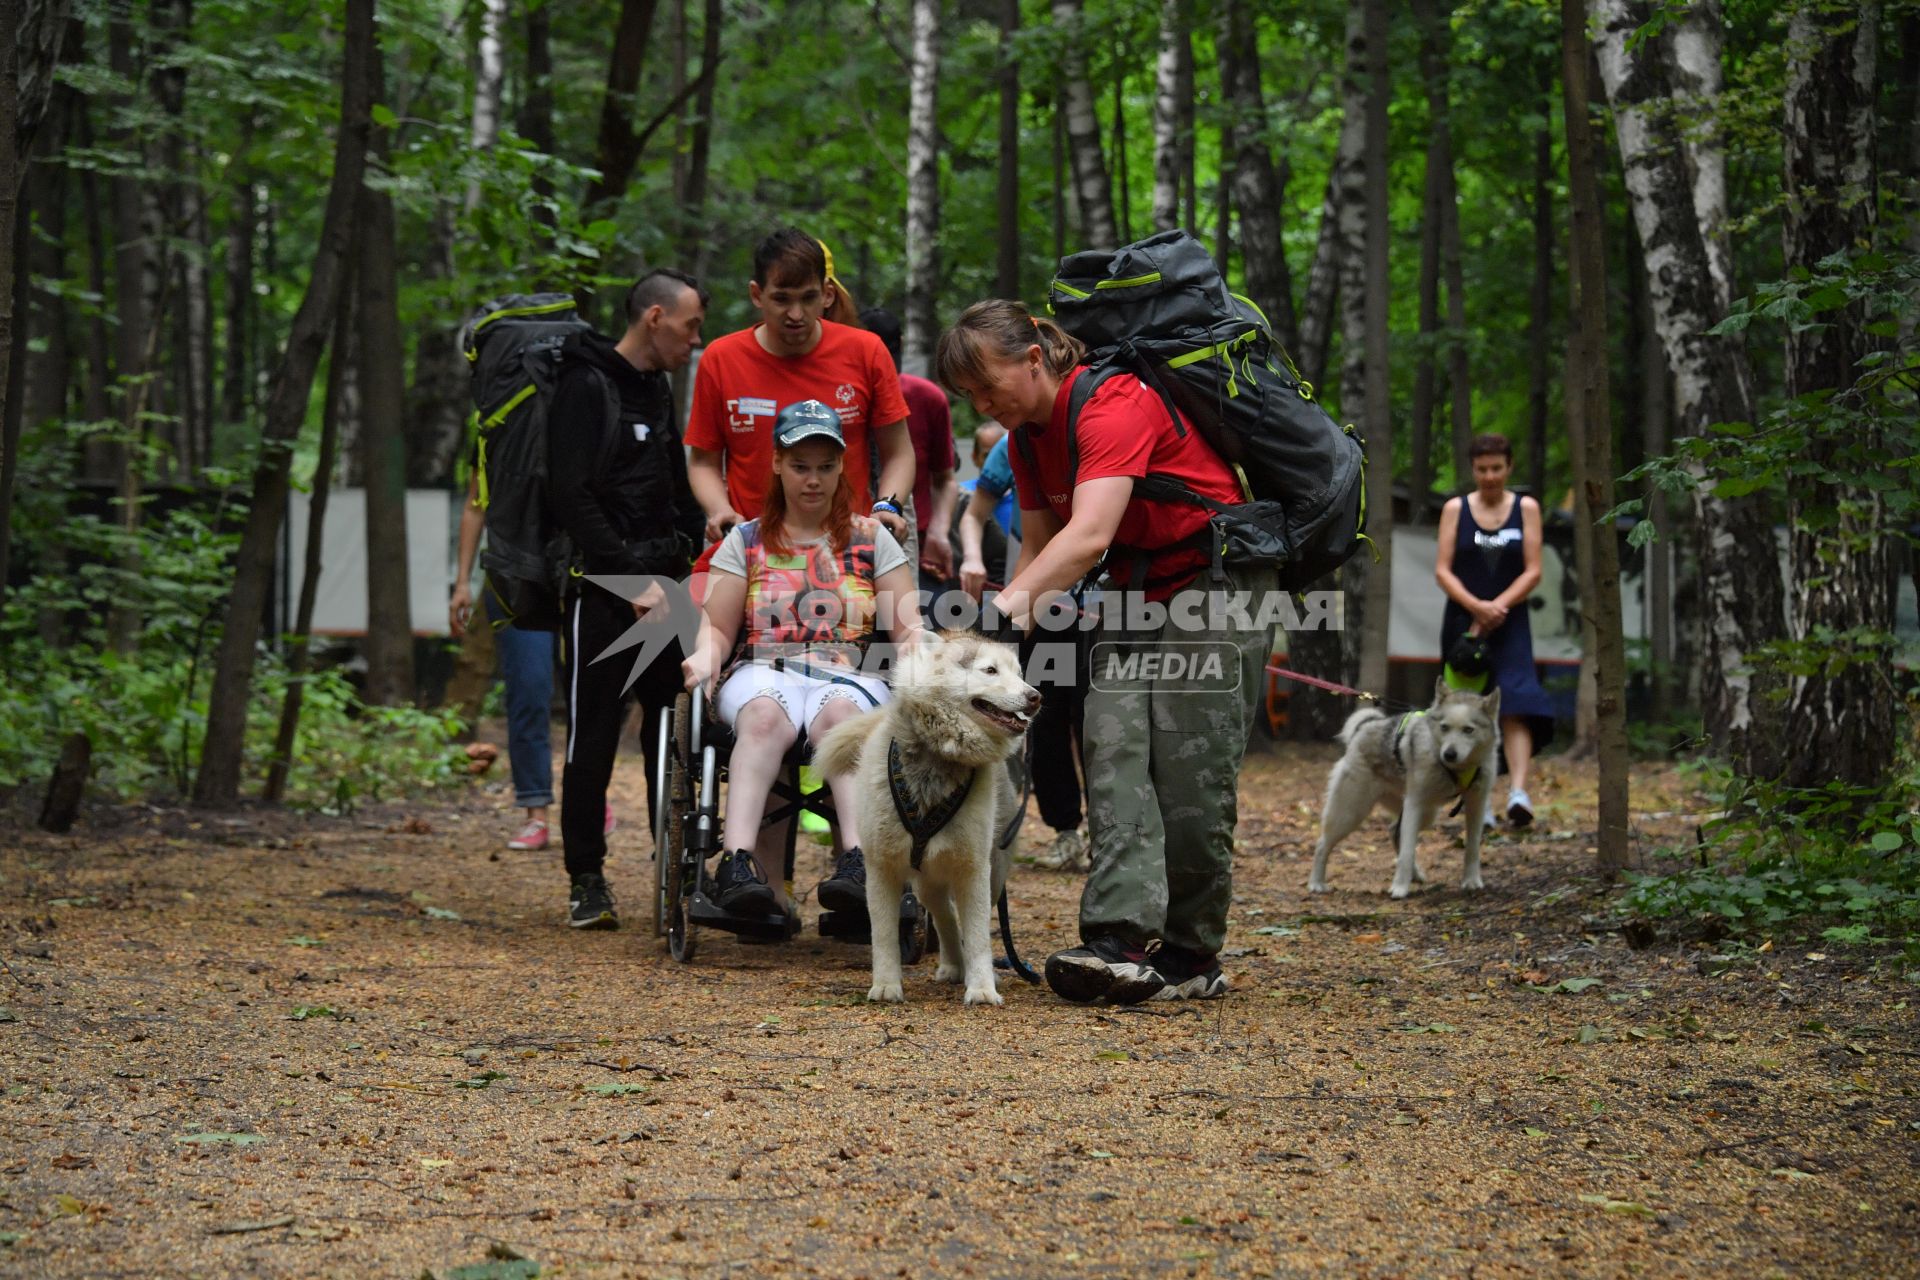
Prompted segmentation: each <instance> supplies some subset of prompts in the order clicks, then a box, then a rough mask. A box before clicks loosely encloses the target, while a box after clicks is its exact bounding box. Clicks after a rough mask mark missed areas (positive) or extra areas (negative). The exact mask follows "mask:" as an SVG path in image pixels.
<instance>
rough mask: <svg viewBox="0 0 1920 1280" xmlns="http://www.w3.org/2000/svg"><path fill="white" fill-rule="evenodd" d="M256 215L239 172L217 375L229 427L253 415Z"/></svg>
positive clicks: (248, 182) (249, 181) (247, 182)
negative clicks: (223, 350)
mask: <svg viewBox="0 0 1920 1280" xmlns="http://www.w3.org/2000/svg"><path fill="white" fill-rule="evenodd" d="M247 133H248V134H249V135H250V134H251V129H249V130H248V131H247ZM258 218H259V213H258V209H257V207H256V205H255V203H254V188H253V178H252V177H251V175H247V176H243V177H242V178H241V180H240V181H239V182H238V183H236V184H235V189H234V193H233V214H232V218H231V220H230V221H229V222H228V224H227V271H226V283H227V294H226V308H225V309H226V330H227V333H226V337H227V353H226V363H225V365H224V366H223V367H222V369H221V378H220V420H221V421H222V422H223V423H225V424H226V425H227V426H228V427H229V428H234V427H239V426H242V425H244V424H247V423H250V422H251V421H252V419H253V351H252V348H253V325H252V318H253V316H252V303H253V250H254V232H255V231H256V229H257V227H256V223H257V221H258Z"/></svg>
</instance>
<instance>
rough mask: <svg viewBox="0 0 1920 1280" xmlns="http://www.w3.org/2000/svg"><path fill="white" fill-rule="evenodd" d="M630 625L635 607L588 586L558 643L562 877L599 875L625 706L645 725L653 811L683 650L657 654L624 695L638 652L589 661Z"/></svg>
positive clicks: (571, 608) (570, 608) (571, 607)
mask: <svg viewBox="0 0 1920 1280" xmlns="http://www.w3.org/2000/svg"><path fill="white" fill-rule="evenodd" d="M633 622H634V617H633V606H632V605H630V604H628V603H627V602H626V601H625V600H622V599H620V597H618V596H616V595H614V594H613V593H612V592H610V591H604V590H602V589H600V588H599V587H595V586H588V587H587V588H586V589H585V590H584V591H583V592H581V593H580V594H577V595H574V596H571V597H569V598H568V600H567V608H566V618H565V627H566V630H565V634H564V635H563V636H562V637H561V644H560V657H561V666H560V671H561V678H562V680H563V682H564V684H565V687H566V691H567V761H566V767H565V769H564V770H562V772H561V775H560V838H561V840H562V841H563V842H564V843H565V845H566V856H567V874H568V875H570V876H575V875H580V874H582V873H584V872H589V871H591V872H598V871H599V870H600V869H601V867H602V866H603V865H605V863H606V859H607V836H606V812H607V783H608V782H610V781H611V780H612V779H613V758H614V755H615V753H616V752H618V751H619V749H620V728H621V726H622V725H623V724H624V723H625V722H626V718H627V704H628V702H629V700H637V701H638V702H639V703H640V706H641V707H642V709H643V710H644V711H645V714H646V719H645V722H644V724H642V726H641V730H640V745H641V749H642V751H643V752H644V753H645V755H646V760H647V820H648V824H649V826H651V824H652V820H653V811H654V806H655V805H657V804H659V803H660V797H658V796H656V795H654V793H653V791H654V778H653V771H654V764H655V760H654V756H655V755H656V754H657V753H658V750H659V734H660V716H661V715H662V714H663V713H666V714H671V713H672V710H673V702H674V699H675V698H676V697H678V696H679V694H680V689H681V677H680V660H681V657H682V654H681V652H680V645H679V644H678V643H677V642H676V643H674V644H671V645H669V646H668V647H667V649H666V650H665V651H664V652H662V653H660V654H659V655H657V656H656V657H655V658H654V660H653V661H652V662H651V663H649V664H648V665H647V668H646V670H644V671H642V672H641V673H640V678H639V679H638V680H635V681H634V683H633V687H632V688H630V689H625V690H624V692H623V686H625V685H626V683H627V679H628V677H629V676H631V675H632V674H633V658H634V655H635V654H636V653H638V652H639V650H638V649H629V650H625V651H623V652H621V653H617V654H614V655H613V656H612V657H610V658H608V659H607V660H606V661H605V662H595V661H594V659H595V658H597V657H599V656H600V655H601V654H602V653H604V652H605V651H606V648H607V646H608V645H610V644H612V643H613V642H614V641H615V640H617V639H619V638H620V636H621V635H622V634H624V633H625V632H626V630H627V628H628V627H631V626H632V625H633Z"/></svg>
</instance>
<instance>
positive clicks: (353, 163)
mask: <svg viewBox="0 0 1920 1280" xmlns="http://www.w3.org/2000/svg"><path fill="white" fill-rule="evenodd" d="M373 40H374V36H373V0H346V50H345V57H344V61H343V64H342V69H341V92H340V130H339V133H338V135H337V136H336V138H335V140H334V158H333V178H332V181H331V182H330V183H329V185H328V188H327V203H326V207H325V212H324V213H323V214H322V215H321V221H320V237H319V243H318V245H317V247H316V248H315V250H314V258H313V274H312V276H311V277H310V278H309V280H308V282H307V292H306V296H305V297H303V298H302V299H301V300H300V309H299V310H298V311H297V312H296V313H295V314H294V317H293V326H292V329H291V330H290V331H289V333H288V336H287V348H286V352H285V354H284V355H283V356H282V357H281V360H280V365H279V367H278V368H277V369H276V370H275V371H274V376H273V387H272V390H271V392H270V393H269V395H268V398H267V410H266V421H265V423H264V427H263V431H262V440H261V448H260V458H259V462H258V464H257V465H256V466H255V468H254V474H253V490H252V501H251V503H250V504H249V505H248V509H247V525H246V531H245V532H244V533H243V534H242V535H241V539H240V549H239V553H238V555H237V557H236V560H235V567H234V577H233V591H232V594H231V595H230V596H229V597H228V603H227V616H226V625H225V627H224V628H223V630H222V632H221V635H220V649H219V653H218V656H217V657H216V659H215V665H214V674H213V689H212V692H211V694H210V695H209V698H208V704H207V735H206V741H205V743H204V745H203V746H202V749H201V756H200V773H199V776H198V777H196V778H195V779H194V788H193V799H194V803H195V804H197V805H201V806H204V807H210V808H224V807H230V806H231V805H233V804H234V802H235V801H236V800H238V799H239V792H240V763H241V756H242V753H243V751H244V749H245V745H246V724H247V702H248V697H249V694H250V693H251V691H252V687H253V661H254V651H255V649H256V647H257V646H258V644H259V640H260V625H261V622H262V621H263V618H264V615H265V613H266V608H267V600H268V595H269V591H270V588H271V587H272V584H273V566H274V559H275V553H276V551H277V550H278V544H279V533H280V524H281V521H282V520H284V519H285V517H286V511H287V469H288V466H289V465H290V463H291V462H292V454H293V445H294V442H295V440H296V439H297V438H298V436H299V433H300V426H301V423H302V422H304V421H305V420H306V414H307V399H308V396H309V395H310V393H311V392H312V390H313V374H314V369H315V367H316V366H317V365H318V364H319V362H320V353H321V351H322V350H324V349H325V347H326V341H327V328H328V326H329V323H330V322H331V321H332V319H333V311H334V307H335V305H336V304H337V302H338V299H339V289H340V284H341V279H342V276H343V275H345V274H346V272H347V271H348V270H349V269H350V267H351V264H352V254H351V249H352V230H353V222H354V217H353V213H354V207H355V204H356V202H357V200H358V198H359V194H360V185H361V176H362V174H363V172H364V171H365V167H366V147H367V131H368V128H369V124H370V121H369V109H370V107H371V105H372V95H371V89H370V79H369V72H370V63H371V60H372V56H373V49H374V43H373Z"/></svg>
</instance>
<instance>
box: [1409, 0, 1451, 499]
mask: <svg viewBox="0 0 1920 1280" xmlns="http://www.w3.org/2000/svg"><path fill="white" fill-rule="evenodd" d="M1413 15H1414V20H1415V21H1416V22H1417V23H1418V24H1419V26H1420V76H1421V78H1422V79H1423V80H1425V81H1426V82H1427V102H1428V111H1427V117H1428V118H1427V172H1426V184H1425V187H1424V189H1423V190H1422V192H1421V200H1420V280H1419V284H1418V286H1417V289H1416V293H1417V295H1418V297H1417V302H1418V307H1419V313H1420V344H1419V346H1418V347H1417V348H1416V353H1417V354H1416V363H1415V365H1414V369H1413V421H1412V422H1411V424H1410V426H1411V429H1412V441H1411V443H1412V445H1413V468H1412V476H1411V481H1412V488H1413V492H1412V494H1411V495H1410V496H1411V498H1412V510H1411V511H1410V512H1409V515H1410V517H1411V519H1412V522H1413V523H1415V524H1419V523H1422V522H1424V521H1425V520H1426V517H1427V507H1428V499H1429V497H1430V495H1431V494H1432V492H1433V403H1434V389H1435V386H1434V384H1435V375H1434V357H1435V356H1436V355H1437V354H1438V347H1439V343H1440V189H1441V180H1440V173H1441V161H1442V159H1443V151H1442V147H1441V143H1440V129H1441V125H1442V122H1441V117H1440V115H1439V114H1438V113H1437V112H1436V111H1435V110H1434V109H1433V106H1432V104H1433V102H1434V101H1435V98H1436V97H1439V98H1441V99H1444V98H1445V96H1446V89H1445V87H1444V86H1441V87H1439V88H1438V90H1437V91H1436V87H1435V85H1434V83H1433V82H1434V79H1435V78H1436V77H1438V76H1443V75H1444V74H1445V72H1444V70H1443V69H1442V67H1441V63H1440V58H1441V54H1440V49H1439V42H1438V36H1437V33H1436V31H1435V27H1436V22H1435V19H1434V13H1433V3H1432V0H1415V4H1414V6H1413ZM1459 479H1460V477H1457V476H1456V477H1455V480H1456V481H1458V480H1459Z"/></svg>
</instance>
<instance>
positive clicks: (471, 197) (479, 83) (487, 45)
mask: <svg viewBox="0 0 1920 1280" xmlns="http://www.w3.org/2000/svg"><path fill="white" fill-rule="evenodd" d="M479 9H480V39H479V41H478V43H477V44H476V46H475V48H474V76H473V129H472V131H471V132H470V133H469V134H468V144H469V145H470V146H471V147H472V148H473V149H474V150H475V151H491V150H492V149H493V144H494V141H495V140H496V139H498V138H499V136H500V85H501V82H502V81H503V80H504V79H505V78H506V64H505V60H504V59H503V58H502V57H501V53H500V26H501V24H502V23H503V22H505V21H506V16H507V0H480V5H479ZM479 203H480V180H479V179H478V178H476V179H474V180H473V181H471V182H469V183H468V184H467V198H466V206H465V207H466V210H467V212H468V213H472V212H473V210H474V207H475V206H476V205H478V204H479Z"/></svg>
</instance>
